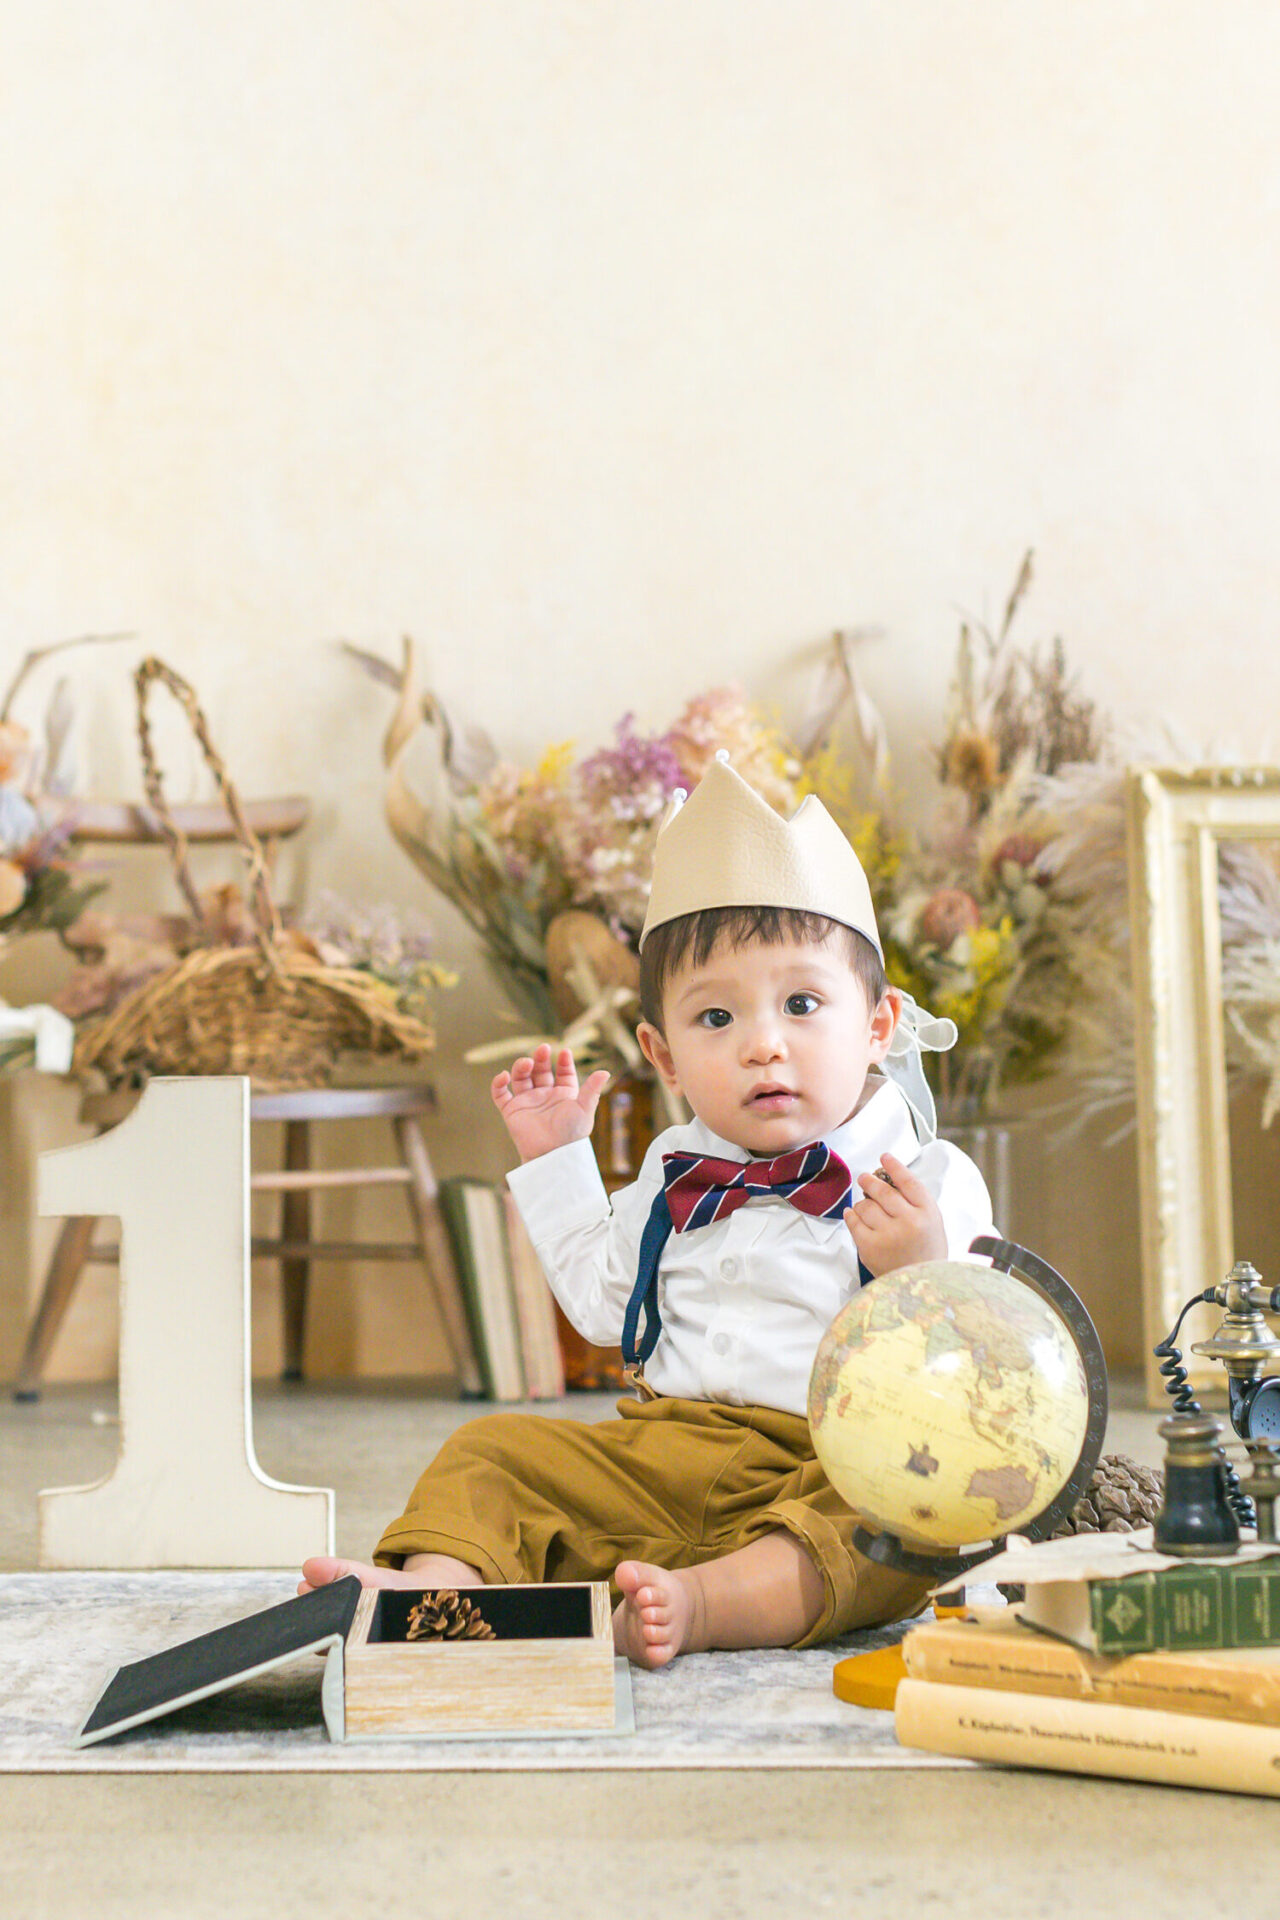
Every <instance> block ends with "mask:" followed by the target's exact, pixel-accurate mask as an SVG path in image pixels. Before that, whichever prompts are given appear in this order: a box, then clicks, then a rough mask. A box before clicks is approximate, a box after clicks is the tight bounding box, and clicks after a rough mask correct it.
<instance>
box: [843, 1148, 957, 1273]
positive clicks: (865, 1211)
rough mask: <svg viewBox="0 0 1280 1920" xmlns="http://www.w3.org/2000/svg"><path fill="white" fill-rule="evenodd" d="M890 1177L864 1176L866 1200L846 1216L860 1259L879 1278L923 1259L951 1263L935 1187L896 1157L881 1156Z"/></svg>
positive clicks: (860, 1181) (860, 1182) (861, 1182)
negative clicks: (929, 1186) (946, 1260)
mask: <svg viewBox="0 0 1280 1920" xmlns="http://www.w3.org/2000/svg"><path fill="white" fill-rule="evenodd" d="M880 1164H881V1166H882V1167H883V1169H884V1174H887V1176H888V1178H887V1179H886V1178H885V1177H884V1175H882V1174H879V1173H860V1174H859V1175H858V1185H859V1187H860V1188H861V1189H862V1198H861V1199H860V1200H858V1201H856V1202H855V1203H854V1205H853V1206H851V1207H850V1208H849V1209H848V1210H847V1212H846V1213H845V1216H844V1222H845V1225H846V1226H847V1227H848V1229H849V1231H850V1233H851V1234H852V1235H853V1243H854V1245H855V1246H856V1247H857V1249H858V1258H859V1259H860V1260H861V1261H862V1264H863V1265H864V1266H865V1267H866V1268H867V1269H868V1270H869V1272H871V1273H872V1274H873V1275H875V1276H876V1277H877V1278H878V1277H879V1275H880V1274H882V1273H892V1272H893V1270H894V1269H895V1268H896V1267H909V1266H913V1265H914V1264H915V1262H916V1261H917V1260H945V1259H946V1257H947V1231H946V1228H945V1227H944V1226H943V1224H942V1214H941V1212H940V1210H939V1207H938V1203H937V1201H936V1200H935V1199H934V1197H933V1195H932V1194H931V1193H930V1192H929V1189H928V1188H927V1187H926V1186H924V1185H923V1184H922V1183H921V1182H920V1181H919V1180H917V1179H916V1177H915V1175H914V1174H913V1173H912V1172H911V1170H910V1169H909V1168H908V1167H906V1166H904V1165H903V1163H902V1161H901V1160H897V1159H895V1158H894V1156H893V1154H891V1153H885V1154H881V1156H880Z"/></svg>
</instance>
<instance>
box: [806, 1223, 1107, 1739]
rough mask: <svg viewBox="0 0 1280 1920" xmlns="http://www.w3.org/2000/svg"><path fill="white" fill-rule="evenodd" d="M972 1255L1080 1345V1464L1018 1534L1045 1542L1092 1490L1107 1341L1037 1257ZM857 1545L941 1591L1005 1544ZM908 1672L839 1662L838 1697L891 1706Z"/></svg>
mask: <svg viewBox="0 0 1280 1920" xmlns="http://www.w3.org/2000/svg"><path fill="white" fill-rule="evenodd" d="M969 1251H970V1253H973V1254H979V1255H983V1256H985V1257H986V1258H988V1259H989V1260H990V1262H991V1265H992V1266H993V1267H995V1268H997V1269H998V1270H999V1271H1000V1272H1001V1273H1008V1274H1011V1275H1012V1276H1013V1277H1014V1279H1015V1280H1021V1281H1022V1282H1023V1283H1024V1284H1025V1285H1026V1286H1029V1287H1030V1288H1031V1289H1032V1290H1033V1291H1034V1292H1036V1293H1038V1294H1039V1295H1040V1297H1041V1299H1043V1300H1044V1301H1046V1302H1047V1304H1048V1305H1049V1306H1050V1307H1052V1308H1053V1310H1054V1312H1055V1313H1056V1314H1057V1315H1058V1317H1059V1319H1060V1320H1061V1321H1062V1322H1063V1323H1064V1325H1065V1326H1066V1328H1067V1331H1068V1332H1069V1333H1070V1335H1071V1337H1072V1339H1073V1340H1074V1341H1075V1344H1076V1348H1077V1351H1078V1352H1079V1355H1080V1360H1081V1364H1082V1366H1083V1368H1084V1377H1085V1391H1086V1394H1087V1397H1088V1412H1087V1415H1086V1418H1085V1427H1084V1436H1083V1439H1082V1441H1081V1445H1080V1452H1079V1455H1078V1457H1077V1459H1076V1463H1075V1465H1074V1467H1073V1468H1072V1469H1071V1472H1070V1474H1069V1475H1068V1476H1067V1479H1066V1480H1065V1481H1064V1483H1063V1485H1062V1487H1061V1488H1060V1489H1059V1491H1058V1493H1057V1494H1056V1495H1055V1497H1054V1498H1053V1499H1052V1500H1051V1501H1050V1502H1049V1504H1048V1505H1047V1506H1046V1507H1044V1508H1043V1509H1042V1510H1041V1511H1040V1512H1039V1513H1038V1514H1036V1515H1035V1516H1034V1517H1033V1518H1032V1519H1030V1520H1027V1521H1024V1522H1023V1523H1022V1524H1021V1525H1020V1526H1019V1528H1018V1533H1019V1536H1020V1537H1022V1538H1024V1539H1027V1540H1047V1539H1050V1538H1051V1537H1052V1535H1053V1534H1054V1533H1055V1532H1056V1531H1057V1529H1058V1527H1060V1526H1061V1525H1062V1523H1063V1521H1064V1520H1066V1519H1067V1518H1068V1516H1069V1515H1070V1513H1071V1511H1072V1509H1073V1507H1074V1506H1075V1504H1076V1502H1077V1501H1078V1500H1079V1499H1080V1497H1081V1495H1082V1494H1083V1493H1084V1492H1085V1491H1086V1489H1087V1488H1088V1485H1089V1482H1090V1481H1091V1480H1092V1478H1093V1473H1094V1469H1095V1467H1096V1466H1097V1464H1098V1461H1099V1459H1100V1457H1101V1454H1102V1443H1103V1439H1104V1437H1105V1435H1106V1430H1107V1363H1106V1358H1105V1356H1104V1354H1103V1351H1102V1343H1101V1341H1100V1340H1099V1339H1098V1334H1097V1329H1096V1328H1095V1326H1094V1324H1093V1321H1092V1320H1091V1319H1090V1318H1089V1313H1088V1310H1087V1308H1086V1307H1085V1304H1084V1302H1083V1301H1082V1300H1081V1298H1080V1296H1079V1295H1078V1294H1077V1293H1076V1292H1075V1291H1074V1290H1073V1289H1072V1288H1071V1287H1070V1286H1068V1284H1067V1282H1066V1281H1065V1280H1064V1279H1063V1277H1062V1275H1061V1274H1060V1273H1059V1272H1058V1271H1057V1269H1056V1268H1055V1267H1051V1266H1050V1265H1049V1263H1048V1261H1047V1260H1042V1259H1041V1258H1040V1256H1039V1254H1036V1253H1031V1252H1029V1251H1028V1250H1027V1248H1026V1247H1020V1246H1017V1245H1016V1244H1015V1243H1014V1242H1013V1241H1011V1240H997V1239H995V1238H994V1237H993V1236H992V1235H990V1234H983V1235H981V1236H980V1237H979V1238H978V1239H977V1240H974V1241H973V1242H972V1243H971V1245H970V1248H969ZM853 1543H854V1546H855V1547H856V1548H857V1550H858V1552H859V1553H861V1554H864V1555H865V1556H866V1558H867V1559H868V1560H874V1561H875V1562H876V1563H877V1564H878V1565H879V1566H884V1567H892V1568H893V1569H894V1570H895V1572H899V1573H915V1574H920V1575H922V1576H923V1577H925V1578H928V1579H932V1580H934V1581H935V1583H936V1584H939V1585H941V1584H942V1582H944V1581H947V1580H954V1579H955V1578H956V1576H957V1575H958V1574H963V1573H968V1572H969V1570H970V1569H971V1568H972V1567H976V1566H979V1565H980V1564H981V1563H982V1561H984V1560H989V1559H990V1558H991V1557H992V1555H993V1554H996V1553H998V1552H999V1551H1000V1549H1001V1547H1002V1546H1003V1544H1004V1541H1003V1538H999V1539H992V1540H990V1541H987V1542H986V1543H985V1544H975V1545H974V1546H973V1547H971V1548H965V1549H964V1550H963V1551H958V1552H956V1553H951V1554H941V1553H921V1552H917V1551H916V1550H915V1549H914V1548H912V1547H909V1546H907V1545H906V1544H905V1543H904V1542H903V1541H902V1540H901V1539H900V1538H899V1536H898V1535H897V1534H894V1533H890V1532H888V1531H887V1530H881V1531H880V1532H876V1533H873V1532H872V1531H871V1530H870V1529H869V1528H866V1527H859V1528H857V1530H856V1531H855V1533H854V1536H853ZM905 1674H906V1668H905V1666H904V1665H903V1664H902V1652H901V1649H900V1648H898V1647H886V1648H882V1649H879V1650H878V1651H877V1652H874V1653H864V1654H853V1655H851V1656H850V1657H849V1658H848V1659H847V1660H840V1661H837V1663H836V1666H835V1669H834V1671H833V1674H832V1685H833V1686H834V1689H835V1692H836V1693H837V1695H838V1696H839V1698H840V1699H842V1700H848V1701H850V1702H851V1703H852V1704H853V1705H855V1706H863V1707H885V1706H889V1707H891V1706H892V1705H893V1692H894V1689H895V1688H896V1685H897V1682H898V1680H900V1679H902V1678H904V1677H905Z"/></svg>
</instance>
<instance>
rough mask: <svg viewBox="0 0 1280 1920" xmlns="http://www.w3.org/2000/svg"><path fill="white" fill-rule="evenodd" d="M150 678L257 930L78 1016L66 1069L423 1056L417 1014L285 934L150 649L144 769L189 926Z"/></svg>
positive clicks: (203, 1067) (325, 1069)
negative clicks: (201, 783)
mask: <svg viewBox="0 0 1280 1920" xmlns="http://www.w3.org/2000/svg"><path fill="white" fill-rule="evenodd" d="M155 680H159V681H162V682H163V684H164V685H165V686H166V687H168V689H169V691H170V692H171V693H172V694H173V696H174V698H175V699H176V700H177V701H178V702H179V704H180V705H181V706H182V707H183V708H184V709H185V711H186V713H187V716H188V718H189V719H190V721H191V726H192V730H193V732H194V733H195V736H196V738H197V740H198V741H199V743H200V746H201V748H202V750H203V752H204V756H205V759H206V760H207V761H208V763H209V766H210V768H211V769H212V771H213V775H214V778H215V779H216V781H217V783H218V790H219V792H220V793H221V795H222V799H223V801H224V803H225V805H226V809H227V812H228V814H229V816H230V819H231V823H232V827H233V829H234V832H235V836H236V839H237V840H238V841H239V843H240V846H241V849H242V850H243V852H244V855H245V859H246V862H247V865H248V871H249V883H250V884H249V904H250V910H251V913H252V917H253V922H254V926H255V930H256V936H257V937H256V940H255V942H254V944H253V945H250V946H239V947H233V946H217V945H211V944H209V945H203V946H198V947H197V948H196V949H195V950H194V951H193V952H191V953H188V954H187V955H185V956H184V957H183V958H182V959H180V960H178V961H177V962H176V963H175V964H174V965H173V966H172V967H168V968H166V969H165V971H164V972H162V973H159V974H157V975H156V976H155V977H154V979H151V980H148V981H146V982H145V983H144V984H143V985H142V986H141V987H139V988H137V989H136V990H135V991H134V992H133V993H131V994H129V995H128V997H127V998H126V999H124V1000H122V1001H121V1002H120V1004H119V1005H118V1006H117V1007H115V1008H113V1009H112V1011H111V1012H110V1013H108V1014H105V1015H103V1016H102V1018H100V1019H97V1020H93V1021H91V1022H88V1023H86V1025H85V1026H84V1027H83V1028H82V1029H81V1031H80V1033H79V1035H78V1036H77V1039H76V1050H75V1060H74V1063H73V1070H74V1071H75V1072H77V1073H82V1074H97V1075H100V1076H101V1077H102V1078H103V1079H105V1080H106V1081H107V1083H108V1085H111V1086H119V1085H121V1084H125V1083H129V1084H137V1083H139V1082H141V1081H143V1080H146V1079H148V1078H150V1077H151V1076H152V1075H155V1074H215V1073H242V1074H248V1075H249V1076H250V1077H251V1079H252V1080H253V1082H254V1084H255V1086H257V1087H260V1088H263V1089H266V1088H279V1087H300V1086H308V1087H314V1086H323V1085H324V1084H325V1083H326V1082H327V1081H328V1080H329V1079H330V1078H331V1077H332V1074H333V1070H334V1067H335V1065H336V1064H337V1060H338V1057H339V1055H341V1054H343V1053H348V1052H359V1053H380V1054H388V1053H390V1054H399V1055H401V1056H402V1057H404V1058H405V1059H407V1060H421V1059H422V1058H423V1057H424V1056H425V1055H426V1054H428V1053H429V1052H430V1051H431V1049H432V1047H433V1046H434V1044H435V1036H434V1034H433V1033H432V1032H431V1029H430V1028H429V1027H427V1026H425V1025H424V1024H423V1022H422V1021H420V1020H418V1019H415V1018H414V1017H413V1016H412V1015H410V1014H407V1013H403V1012H401V1010H400V1009H399V1008H398V1007H397V1006H396V1004H395V1000H394V998H393V996H392V993H391V990H390V988H388V987H387V986H386V985H385V984H384V983H383V982H382V981H379V980H375V979H373V978H372V977H371V976H370V975H369V974H367V973H363V972H360V971H359V970H358V969H356V968H351V967H331V966H326V965H325V964H324V963H323V962H322V961H320V960H319V959H317V958H316V957H315V955H314V954H311V953H308V952H307V951H306V950H305V948H304V947H303V946H302V945H301V944H295V943H294V942H292V941H291V939H290V936H289V935H288V934H286V933H285V931H284V928H283V926H282V923H281V919H280V915H279V912H278V910H277V908H276V905H275V902H274V901H273V899H272V897H271V890H270V885H269V881H268V870H267V860H266V856H265V854H264V852H263V849H262V846H261V843H260V842H259V840H258V839H257V837H256V835H255V834H254V832H253V829H252V828H251V827H250V826H249V823H248V821H247V820H246V819H245V816H244V811H243V809H242V808H241V805H240V801H239V799H238V798H237V795H236V792H235V789H234V788H233V786H232V785H231V781H230V779H229V778H228V776H227V771H226V768H225V766H224V765H223V763H222V761H221V759H220V758H219V756H218V754H217V752H216V751H215V749H214V746H213V744H212V742H211V740H210V738H209V730H208V727H207V725H206V722H205V718H204V715H203V713H202V712H201V711H200V708H199V705H198V704H197V702H196V697H195V694H194V693H193V692H192V690H191V688H190V687H189V686H188V685H187V683H186V681H185V680H183V679H182V678H181V676H180V675H178V674H176V673H175V672H174V671H173V669H172V668H171V667H167V666H165V664H164V663H163V661H160V660H157V659H154V658H150V659H147V660H144V661H143V662H142V664H141V666H140V667H139V668H138V670H137V672H136V674H135V675H134V684H135V686H136V688H137V693H138V734H139V739H140V743H141V749H142V769H143V778H144V781H145V784H146V790H147V798H148V800H149V801H150V802H151V805H152V807H153V808H154V810H155V813H156V815H157V818H158V819H159V822H160V826H161V830H162V832H163V834H164V838H165V841H166V843H167V845H168V847H169V851H170V854H171V856H172V859H173V865H174V871H175V873H176V875H177V880H178V885H179V886H180V887H181V889H182V892H183V894H184V896H185V897H186V900H187V903H188V905H189V906H190V908H191V911H192V914H193V916H194V924H195V926H196V927H197V928H199V927H201V926H203V925H205V924H206V917H205V912H204V909H203V907H202V905H201V901H200V897H199V895H198V893H197V892H196V888H195V883H194V881H193V879H192V875H191V869H190V865H189V862H188V857H187V844H186V841H185V840H184V838H183V836H182V834H181V833H180V832H179V831H178V829H177V827H176V826H175V824H174V821H173V816H172V814H171V813H170V811H169V807H168V804H167V802H166V800H165V797H164V793H163V790H162V788H161V784H160V775H159V771H158V769H157V766H156V759H155V751H154V748H153V745H152V740H151V731H150V728H149V726H148V723H147V712H146V703H147V693H148V689H149V688H150V686H151V684H152V682H153V681H155Z"/></svg>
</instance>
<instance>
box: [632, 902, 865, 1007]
mask: <svg viewBox="0 0 1280 1920" xmlns="http://www.w3.org/2000/svg"><path fill="white" fill-rule="evenodd" d="M837 938H838V939H840V940H842V941H843V943H844V947H845V954H846V958H847V959H848V962H849V969H850V971H851V973H853V975H854V977H855V978H856V979H857V980H858V981H859V982H860V984H861V986H862V990H863V992H864V993H865V994H866V996H867V1005H868V1007H871V1008H875V1007H877V1006H879V1004H880V1001H881V999H882V998H883V995H884V991H885V988H886V986H887V985H888V982H887V981H886V979H885V974H884V962H883V961H882V960H881V958H880V955H879V953H878V952H877V951H876V949H875V947H873V946H872V944H871V942H870V940H868V939H867V936H866V935H865V933H859V932H858V931H857V929H856V928H855V927H846V926H845V925H844V923H843V921H840V920H829V919H828V918H827V917H826V915H825V914H822V913H804V912H802V911H801V910H800V909H799V908H797V907H704V908H703V910H702V912H701V913H684V914H681V915H680V917H679V918H678V919H676V920H664V921H663V923H662V925H661V926H657V927H655V928H654V929H653V931H652V933H650V934H648V935H647V936H646V938H645V943H644V946H643V947H642V948H641V949H640V1013H641V1017H642V1018H643V1019H645V1020H647V1021H648V1022H649V1025H650V1026H652V1027H656V1028H657V1029H658V1031H659V1033H661V1032H662V1031H663V1026H662V996H663V993H664V992H665V990H666V986H667V982H668V981H669V980H670V979H671V976H672V975H673V974H674V973H676V972H678V971H679V969H680V968H681V967H683V966H685V965H689V966H694V967H701V966H704V965H705V964H706V962H707V961H708V960H709V959H710V958H711V955H712V953H713V952H714V951H715V949H716V947H717V946H719V945H720V943H721V942H722V941H723V942H725V944H726V945H728V947H729V948H730V949H731V950H734V951H736V950H737V949H738V948H739V947H751V946H757V945H759V946H763V947H781V946H785V945H786V943H787V942H788V941H791V940H795V941H803V942H805V943H806V944H812V945H814V946H823V945H825V944H826V942H827V941H828V940H833V939H837Z"/></svg>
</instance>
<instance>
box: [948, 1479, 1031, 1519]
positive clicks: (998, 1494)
mask: <svg viewBox="0 0 1280 1920" xmlns="http://www.w3.org/2000/svg"><path fill="white" fill-rule="evenodd" d="M1037 1478H1038V1476H1037V1475H1036V1474H1034V1473H1028V1472H1027V1471H1026V1469H1025V1468H1024V1467H983V1468H980V1469H979V1471H978V1472H977V1473H975V1474H974V1476H973V1478H972V1480H970V1482H969V1484H968V1486H967V1487H966V1488H965V1492H966V1493H967V1494H968V1496H969V1498H970V1499H971V1500H994V1501H995V1507H996V1519H997V1520H1011V1519H1012V1518H1013V1516H1014V1514H1018V1513H1025V1512H1026V1510H1027V1508H1028V1507H1029V1506H1030V1505H1031V1502H1032V1501H1033V1500H1034V1499H1035V1497H1036V1480H1037Z"/></svg>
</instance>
